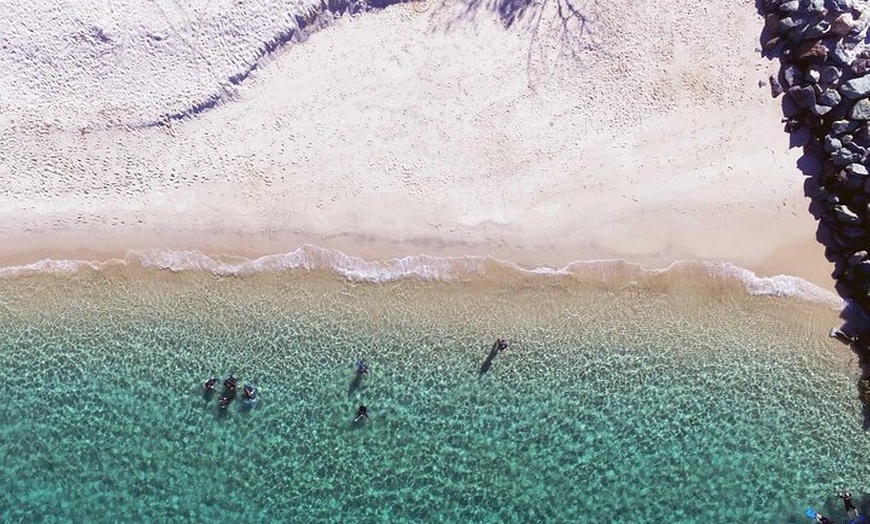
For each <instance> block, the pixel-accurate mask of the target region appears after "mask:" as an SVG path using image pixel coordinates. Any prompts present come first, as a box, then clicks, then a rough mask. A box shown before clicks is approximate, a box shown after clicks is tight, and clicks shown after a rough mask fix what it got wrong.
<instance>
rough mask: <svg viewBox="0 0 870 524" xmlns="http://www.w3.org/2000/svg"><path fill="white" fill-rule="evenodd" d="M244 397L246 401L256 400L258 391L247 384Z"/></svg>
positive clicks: (243, 392)
mask: <svg viewBox="0 0 870 524" xmlns="http://www.w3.org/2000/svg"><path fill="white" fill-rule="evenodd" d="M242 396H243V397H245V400H256V399H257V390H256V389H254V386H252V385H250V384H245V387H244V388H243V389H242Z"/></svg>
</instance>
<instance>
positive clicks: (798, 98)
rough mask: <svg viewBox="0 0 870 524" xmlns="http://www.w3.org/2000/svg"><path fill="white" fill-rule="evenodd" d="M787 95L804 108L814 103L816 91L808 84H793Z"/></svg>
mask: <svg viewBox="0 0 870 524" xmlns="http://www.w3.org/2000/svg"><path fill="white" fill-rule="evenodd" d="M788 96H790V97H791V99H792V101H794V103H795V105H796V106H798V107H802V108H804V109H806V108H808V107H812V106H814V105H815V104H816V92H815V91H814V90H813V88H812V87H809V86H806V87H801V86H794V87H792V88H790V89H789V90H788ZM867 120H870V118H867Z"/></svg>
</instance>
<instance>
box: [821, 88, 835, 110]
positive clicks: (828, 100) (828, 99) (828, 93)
mask: <svg viewBox="0 0 870 524" xmlns="http://www.w3.org/2000/svg"><path fill="white" fill-rule="evenodd" d="M818 100H819V103H820V104H822V105H823V106H830V107H834V106H835V105H837V104H839V103H840V93H838V92H837V90H836V89H828V90H825V91H824V92H822V94H820V95H819V99H818Z"/></svg>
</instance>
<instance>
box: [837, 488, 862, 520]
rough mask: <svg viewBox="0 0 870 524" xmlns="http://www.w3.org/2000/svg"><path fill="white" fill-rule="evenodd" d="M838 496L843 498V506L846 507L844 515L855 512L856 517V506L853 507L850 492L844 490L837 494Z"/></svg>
mask: <svg viewBox="0 0 870 524" xmlns="http://www.w3.org/2000/svg"><path fill="white" fill-rule="evenodd" d="M837 496H838V497H840V498H841V499H843V506H845V508H846V515H848V514H849V513H850V512H854V513H855V517H858V516H859V514H858V508H856V507H855V504H854V503H853V502H852V494H851V493H849V492H848V491H844V492H843V493H839V494H837Z"/></svg>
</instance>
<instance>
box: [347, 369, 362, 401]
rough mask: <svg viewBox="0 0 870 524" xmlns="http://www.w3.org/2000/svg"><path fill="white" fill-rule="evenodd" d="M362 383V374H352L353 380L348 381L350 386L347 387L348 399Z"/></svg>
mask: <svg viewBox="0 0 870 524" xmlns="http://www.w3.org/2000/svg"><path fill="white" fill-rule="evenodd" d="M362 382H363V374H362V373H357V372H354V374H353V380H351V381H350V384H348V386H347V396H348V397H350V396H351V395H353V394H354V393H355V392H356V390H358V389H359V388H361V387H362Z"/></svg>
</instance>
